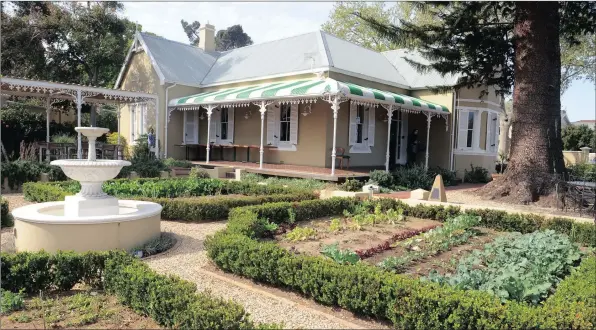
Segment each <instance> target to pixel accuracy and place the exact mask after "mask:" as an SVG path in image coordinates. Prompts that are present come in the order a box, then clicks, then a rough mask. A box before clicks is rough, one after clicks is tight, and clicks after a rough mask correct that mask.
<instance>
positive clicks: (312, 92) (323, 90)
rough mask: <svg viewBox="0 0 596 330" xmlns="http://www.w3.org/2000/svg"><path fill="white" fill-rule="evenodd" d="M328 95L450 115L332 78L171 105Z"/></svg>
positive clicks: (196, 97)
mask: <svg viewBox="0 0 596 330" xmlns="http://www.w3.org/2000/svg"><path fill="white" fill-rule="evenodd" d="M325 95H340V96H342V97H345V98H347V99H350V100H354V101H357V102H360V103H365V104H385V105H396V106H400V107H402V108H405V109H409V110H417V111H429V112H436V113H441V114H448V113H449V110H448V109H447V107H445V106H442V105H439V104H435V103H431V102H427V101H423V100H420V99H417V98H414V97H411V96H407V95H401V94H396V93H392V92H387V91H381V90H377V89H374V88H369V87H362V86H359V85H356V84H352V83H345V82H341V81H337V80H334V79H331V78H326V79H301V80H292V81H283V82H271V83H264V84H258V85H252V86H244V87H232V88H224V89H220V90H217V91H211V92H205V93H200V94H196V95H191V96H187V97H181V98H178V99H174V100H171V101H170V102H169V104H168V106H169V107H170V108H181V109H183V108H195V107H197V106H202V105H221V106H234V105H242V104H249V103H250V102H256V101H262V100H278V99H279V100H292V99H294V100H305V101H306V100H314V99H317V98H319V97H322V96H325Z"/></svg>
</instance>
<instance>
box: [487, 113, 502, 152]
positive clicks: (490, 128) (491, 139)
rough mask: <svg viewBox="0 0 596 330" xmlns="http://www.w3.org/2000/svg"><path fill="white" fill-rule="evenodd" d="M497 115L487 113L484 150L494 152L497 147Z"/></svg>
mask: <svg viewBox="0 0 596 330" xmlns="http://www.w3.org/2000/svg"><path fill="white" fill-rule="evenodd" d="M499 129H500V127H499V116H498V115H497V114H496V113H489V114H488V117H487V123H486V151H487V152H490V153H496V152H497V149H498V147H499Z"/></svg>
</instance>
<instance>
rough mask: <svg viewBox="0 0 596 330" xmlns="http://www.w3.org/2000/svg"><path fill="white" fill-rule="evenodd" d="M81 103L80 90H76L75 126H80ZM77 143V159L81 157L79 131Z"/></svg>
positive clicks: (81, 144)
mask: <svg viewBox="0 0 596 330" xmlns="http://www.w3.org/2000/svg"><path fill="white" fill-rule="evenodd" d="M82 105H83V97H82V96H81V90H80V89H79V90H77V126H79V127H81V106H82ZM77 139H78V142H77V143H78V145H77V159H82V158H83V141H82V140H81V132H78V136H77Z"/></svg>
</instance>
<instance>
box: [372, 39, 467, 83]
mask: <svg viewBox="0 0 596 330" xmlns="http://www.w3.org/2000/svg"><path fill="white" fill-rule="evenodd" d="M382 54H383V55H384V56H385V57H386V58H387V60H389V62H390V63H391V64H392V65H393V66H394V67H395V68H396V69H397V71H399V72H400V73H401V74H402V75H403V77H404V78H405V80H406V81H407V85H409V86H410V87H411V88H428V87H435V86H442V85H448V86H452V85H455V83H456V82H457V79H458V78H459V75H445V76H442V75H441V74H440V73H439V72H437V71H435V70H432V71H429V72H426V73H420V72H418V71H417V70H416V68H414V67H413V66H412V65H411V64H410V63H408V62H407V61H406V60H405V58H406V57H407V58H408V59H410V60H412V61H414V62H417V63H421V64H429V63H430V62H429V61H428V60H427V59H425V58H424V57H422V55H421V54H420V53H419V52H416V51H412V50H406V49H396V50H390V51H386V52H383V53H382Z"/></svg>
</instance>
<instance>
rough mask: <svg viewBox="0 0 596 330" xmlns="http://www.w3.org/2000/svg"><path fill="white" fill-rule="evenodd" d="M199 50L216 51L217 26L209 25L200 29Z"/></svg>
mask: <svg viewBox="0 0 596 330" xmlns="http://www.w3.org/2000/svg"><path fill="white" fill-rule="evenodd" d="M199 48H201V49H202V50H204V51H214V50H215V26H213V25H211V24H209V23H207V24H205V25H204V26H201V27H200V28H199Z"/></svg>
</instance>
